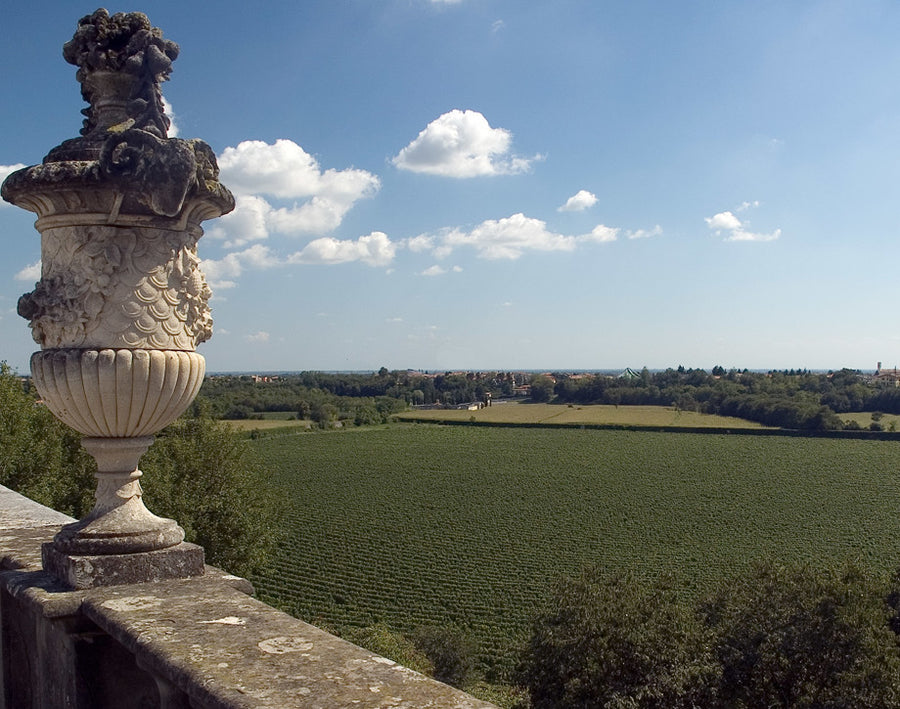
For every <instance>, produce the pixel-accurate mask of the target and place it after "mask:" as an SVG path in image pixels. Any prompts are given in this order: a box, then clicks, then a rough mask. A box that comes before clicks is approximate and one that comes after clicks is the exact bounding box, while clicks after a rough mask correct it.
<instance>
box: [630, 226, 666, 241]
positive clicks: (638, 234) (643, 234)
mask: <svg viewBox="0 0 900 709" xmlns="http://www.w3.org/2000/svg"><path fill="white" fill-rule="evenodd" d="M662 233H663V230H662V227H661V226H660V225H659V224H657V225H656V226H655V227H653V228H652V229H636V230H635V231H629V232H627V236H628V238H629V239H649V238H650V237H651V236H662Z"/></svg>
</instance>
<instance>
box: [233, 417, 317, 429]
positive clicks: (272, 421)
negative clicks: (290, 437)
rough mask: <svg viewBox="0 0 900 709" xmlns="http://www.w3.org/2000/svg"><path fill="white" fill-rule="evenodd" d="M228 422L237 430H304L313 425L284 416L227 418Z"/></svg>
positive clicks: (306, 421) (309, 422)
mask: <svg viewBox="0 0 900 709" xmlns="http://www.w3.org/2000/svg"><path fill="white" fill-rule="evenodd" d="M228 423H229V424H231V425H232V426H233V427H234V428H235V429H236V430H238V431H254V430H256V431H269V430H271V429H273V428H285V429H291V428H298V429H301V430H305V429H307V428H310V427H312V426H314V425H315V424H313V423H312V422H311V421H309V420H304V419H301V420H299V421H298V420H296V419H294V420H292V421H291V420H288V419H286V418H264V419H238V420H229V421H228Z"/></svg>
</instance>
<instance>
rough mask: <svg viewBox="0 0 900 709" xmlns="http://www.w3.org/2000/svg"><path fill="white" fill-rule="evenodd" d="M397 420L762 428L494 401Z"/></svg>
mask: <svg viewBox="0 0 900 709" xmlns="http://www.w3.org/2000/svg"><path fill="white" fill-rule="evenodd" d="M398 418H400V419H406V420H418V421H471V420H474V421H484V422H490V423H517V424H522V423H528V424H547V423H551V424H573V425H576V424H586V425H606V426H678V427H684V428H765V426H762V425H761V424H758V423H755V422H754V421H747V420H745V419H739V418H732V417H730V416H715V415H712V414H700V413H697V412H695V411H679V410H678V409H674V408H672V407H669V406H612V405H604V404H598V405H593V406H566V405H565V404H525V403H518V402H511V403H504V404H497V405H495V406H489V407H485V408H483V409H479V410H477V411H466V410H456V409H432V410H425V411H410V412H405V413H402V414H399V415H398Z"/></svg>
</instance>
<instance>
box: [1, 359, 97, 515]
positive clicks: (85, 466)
mask: <svg viewBox="0 0 900 709" xmlns="http://www.w3.org/2000/svg"><path fill="white" fill-rule="evenodd" d="M96 469H97V466H96V464H95V463H94V459H93V458H91V457H90V456H89V455H88V454H87V453H86V452H85V450H84V449H83V448H82V447H81V436H80V435H79V434H78V433H76V432H75V431H73V430H72V429H71V428H69V427H68V426H65V425H63V424H62V423H60V422H59V421H58V420H57V419H56V418H55V417H54V416H53V414H51V413H50V411H49V409H47V407H46V406H44V405H43V404H42V403H40V402H39V401H38V400H37V398H36V392H34V391H33V390H32V389H31V388H30V383H26V382H24V381H23V380H22V379H21V378H20V377H18V376H17V375H16V374H15V373H14V372H13V371H12V369H10V367H9V366H8V365H7V364H6V362H0V485H6V486H7V487H9V488H12V489H13V490H16V491H17V492H20V493H22V494H23V495H26V496H27V497H30V498H31V499H32V500H35V501H37V502H40V503H41V504H43V505H47V506H48V507H52V508H53V509H55V510H58V511H60V512H64V513H66V514H69V515H72V516H73V517H82V516H83V515H85V514H87V512H88V511H90V509H91V508H92V507H93V504H94V488H95V482H96V481H95V478H94V472H95V471H96Z"/></svg>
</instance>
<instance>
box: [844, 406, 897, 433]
mask: <svg viewBox="0 0 900 709" xmlns="http://www.w3.org/2000/svg"><path fill="white" fill-rule="evenodd" d="M840 417H841V421H843V422H844V423H849V422H850V421H856V423H858V424H859V425H860V427H861V428H868V427H869V424H870V423H872V412H871V411H862V412H859V413H851V414H840ZM878 423H880V424H881V425H882V427H883V428H884V430H885V431H889V430H897V431H900V416H897V415H896V414H883V415H882V416H881V418H880V419H879V421H878ZM891 424H893V429H891Z"/></svg>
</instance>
